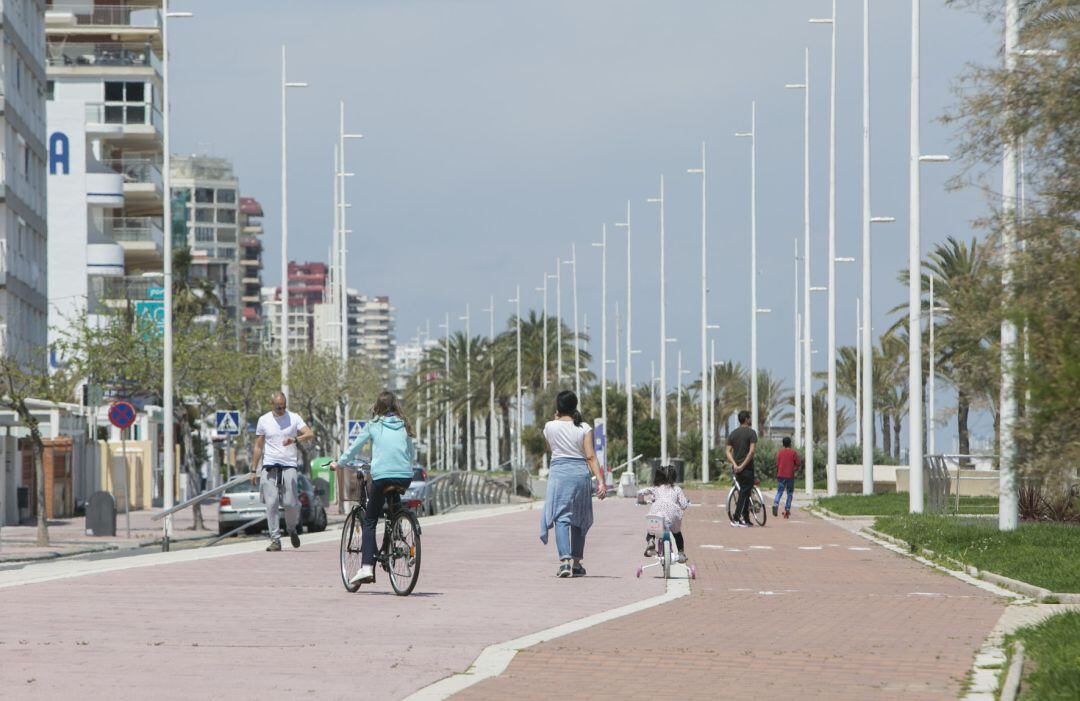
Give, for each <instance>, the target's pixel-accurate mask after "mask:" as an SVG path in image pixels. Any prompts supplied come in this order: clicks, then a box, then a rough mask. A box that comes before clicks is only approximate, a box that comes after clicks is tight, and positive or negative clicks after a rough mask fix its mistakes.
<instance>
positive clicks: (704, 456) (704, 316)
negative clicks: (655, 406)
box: [679, 141, 709, 483]
mask: <svg viewBox="0 0 1080 701" xmlns="http://www.w3.org/2000/svg"><path fill="white" fill-rule="evenodd" d="M686 172H687V173H691V174H699V175H701V392H699V397H700V400H701V402H700V404H701V481H702V482H706V483H707V482H709V435H708V431H706V430H705V427H706V417H707V416H708V415H709V407H708V406H707V398H706V396H705V395H706V393H705V378H706V376H707V375H708V367H709V365H708V358H707V357H706V355H705V345H706V339H707V337H708V335H709V321H708V319H709V314H708V298H709V265H708V256H707V255H706V252H707V244H708V228H707V226H706V203H707V200H708V196H707V193H706V189H705V182H706V177H707V173H706V167H705V142H704V141H702V142H701V167H700V168H688V169H687V170H686ZM679 381H680V383H681V382H682V378H680V379H679Z"/></svg>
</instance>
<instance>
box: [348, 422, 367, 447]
mask: <svg viewBox="0 0 1080 701" xmlns="http://www.w3.org/2000/svg"><path fill="white" fill-rule="evenodd" d="M366 424H367V421H354V420H352V419H349V442H350V443H351V442H353V441H355V440H356V437H357V436H359V435H360V431H362V430H363V429H364V426H365V425H366Z"/></svg>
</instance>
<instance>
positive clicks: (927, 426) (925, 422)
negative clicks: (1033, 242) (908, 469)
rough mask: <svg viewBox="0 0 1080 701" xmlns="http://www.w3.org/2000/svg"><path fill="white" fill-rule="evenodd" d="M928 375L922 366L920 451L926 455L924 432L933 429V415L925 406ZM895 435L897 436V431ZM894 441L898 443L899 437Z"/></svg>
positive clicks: (926, 404)
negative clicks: (931, 420)
mask: <svg viewBox="0 0 1080 701" xmlns="http://www.w3.org/2000/svg"><path fill="white" fill-rule="evenodd" d="M928 376H929V372H927V368H926V367H924V368H923V371H922V452H923V455H926V453H927V447H926V446H927V441H926V438H927V436H926V434H927V433H928V432H929V431H932V430H933V428H932V424H931V422H930V419H931V418H933V417H931V416H930V415H929V414H928V413H927V411H926V409H927V407H928V406H929V402H930V398H929V397H928V396H927V393H926V385H927V378H928ZM897 435H898V436H899V433H898V434H897ZM896 442H897V443H899V442H900V439H899V438H897V439H896Z"/></svg>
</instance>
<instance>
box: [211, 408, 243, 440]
mask: <svg viewBox="0 0 1080 701" xmlns="http://www.w3.org/2000/svg"><path fill="white" fill-rule="evenodd" d="M214 427H215V430H216V431H217V432H218V433H219V434H220V435H222V436H239V435H240V412H239V411H217V412H214Z"/></svg>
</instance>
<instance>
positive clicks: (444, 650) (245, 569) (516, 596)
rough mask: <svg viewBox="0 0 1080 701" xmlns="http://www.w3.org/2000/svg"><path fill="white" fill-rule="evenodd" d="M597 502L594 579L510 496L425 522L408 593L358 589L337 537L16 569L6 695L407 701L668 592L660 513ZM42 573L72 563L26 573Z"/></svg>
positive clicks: (10, 596) (7, 631)
mask: <svg viewBox="0 0 1080 701" xmlns="http://www.w3.org/2000/svg"><path fill="white" fill-rule="evenodd" d="M595 504H596V523H595V525H594V526H593V529H592V530H591V531H590V533H589V541H588V546H587V549H586V553H585V555H586V559H585V564H586V566H587V567H588V569H589V576H587V577H584V578H576V579H571V580H560V579H557V578H556V577H555V576H554V574H555V570H556V565H557V558H556V556H555V552H554V548H553V546H552V547H545V546H543V545H542V544H541V543H540V542H539V540H538V538H537V534H538V521H539V518H540V513H539V511H538V510H528V511H523V510H516V511H513V512H510V513H506V511H507V509H499V510H498V512H499V513H498V515H489V514H490V513H491V512H488V513H484V512H475V513H470V514H463V515H460V516H455V517H454V518H455V519H465V520H454V521H453V522H443V523H439V522H438V519H436V520H426V521H425V522H424V523H425V524H426V525H424V530H423V562H422V570H421V576H420V582H419V584H418V585H417V589H416V591H415V592H414V593H413V595H412V596H409V597H405V598H402V597H397V596H394V595H393V593H392V591H391V589H390V586H389V583H388V581H387V579H386V576H385V573H382V572H381V571H380V577H379V581H378V583H377V584H375V585H365V586H364V587H362V588H361V590H360V592H359V593H357V594H349V593H348V592H346V591H345V589H344V588H343V587H342V585H341V579H340V575H339V574H338V541H337V540H336V536H335V539H334V540H333V541H329V540H327V538H328V537H330V534H321V535H322V537H320V536H318V535H317V536H303V538H304V540H305V541H306V543H305V544H304V545H303V547H301V549H299V550H293V549H292V548H290V547H288V545H287V544H286V547H285V549H284V550H283V551H282V552H281V553H266V552H262V551H258V552H250V550H251V547H250V546H247V550H248V551H249V552H242V551H238V552H236V553H235V554H222V552H224V551H222V552H219V553H214V552H213V551H214V550H215V549H208V550H207V555H210V556H211V557H209V558H207V559H188V560H184V559H183V558H184V557H192V556H194V554H192V553H183V554H182V553H169V554H168V555H164V556H155V555H141V556H133V557H131V558H124V563H119V564H117V563H111V564H110V563H105V565H106V566H107V567H112V566H124V567H125V569H121V570H112V571H100V572H94V573H90V574H82V575H79V576H68V575H66V574H65V572H68V571H70V572H76V571H79V570H80V569H82V570H85V569H86V568H87V567H88V565H85V564H82V565H80V564H79V563H77V562H74V561H72V562H60V563H55V562H54V563H50V564H49V565H40V566H36V565H35V566H30V567H28V568H26V569H24V570H21V571H18V572H8V573H0V621H3V624H2V625H0V658H2V659H3V664H0V688H2V689H4V694H3V695H4V698H5V699H6V698H13V699H23V698H26V699H54V698H67V697H71V698H76V697H77V698H84V699H98V698H109V699H112V698H116V697H117V696H120V697H125V696H140V697H146V698H160V699H170V698H185V699H186V698H190V697H191V696H192V695H193V694H196V695H197V694H206V695H210V696H211V697H213V696H219V695H226V694H228V695H231V696H233V697H236V698H260V699H275V698H289V697H295V695H296V694H298V693H317V694H319V696H320V697H321V698H329V699H336V698H373V699H374V698H380V699H381V698H386V699H394V698H402V697H404V696H407V695H408V694H410V693H412V692H414V691H417V690H419V689H421V688H423V687H425V686H427V685H429V684H431V683H434V682H436V681H437V680H439V679H441V678H444V677H446V676H449V675H453V674H456V673H459V672H461V671H464V670H465V669H467V668H468V667H469V665H470V664H471V663H472V662H473V660H474V659H475V658H476V657H477V655H479V654H480V652H481V651H482V650H483V649H484V648H485V647H487V646H488V645H492V644H495V643H499V642H503V641H506V640H510V639H514V638H517V637H520V636H523V635H526V634H529V633H533V632H535V631H538V630H543V629H546V628H550V627H552V626H556V625H559V624H563V623H566V622H569V621H573V620H576V619H579V618H583V617H586V616H589V615H592V614H596V613H599V612H601V611H605V610H608V609H611V608H615V607H618V606H622V605H625V604H629V603H633V602H636V601H640V600H642V599H648V598H650V597H653V596H656V595H658V594H660V593H662V592H663V591H664V586H663V582H662V581H660V580H637V579H635V578H634V573H633V567H634V564H635V563H636V562H637V560H638V559H640V555H641V553H640V550H641V539H642V519H643V516H644V510H643V509H642V508H641V507H636V506H635V505H633V504H632V503H628V502H627V501H622V500H607V501H605V502H595ZM319 540H321V541H322V542H315V541H319ZM226 547H229V548H234V549H237V548H235V547H234V546H226ZM259 547H261V546H259ZM170 556H172V559H174V560H179V561H173V562H167V561H168V559H169V558H170ZM140 558H156V559H150V560H140ZM91 564H92V565H94V566H98V565H102V563H91ZM131 565H138V566H131ZM35 568H36V569H35ZM65 568H66V569H65ZM34 572H42V573H47V575H42V578H44V577H45V576H48V577H59V578H57V579H52V580H51V581H37V582H32V583H27V584H20V585H14V586H13V585H12V584H13V583H14V582H16V581H25V579H26V578H33V577H34V574H33V573H34ZM20 577H21V578H23V579H22V580H19V578H20Z"/></svg>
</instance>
